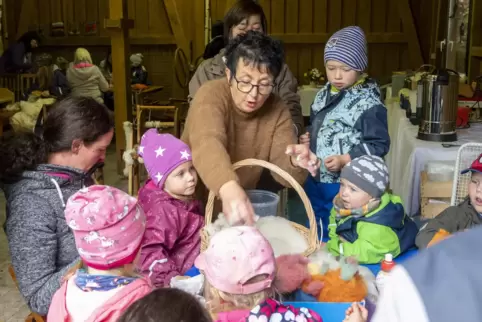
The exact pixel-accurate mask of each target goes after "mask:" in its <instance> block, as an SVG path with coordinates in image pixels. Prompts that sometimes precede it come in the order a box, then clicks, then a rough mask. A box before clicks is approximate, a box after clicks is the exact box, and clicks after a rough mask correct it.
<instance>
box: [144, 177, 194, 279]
mask: <svg viewBox="0 0 482 322" xmlns="http://www.w3.org/2000/svg"><path fill="white" fill-rule="evenodd" d="M139 204H140V206H141V207H142V209H143V210H144V212H145V213H146V217H147V224H146V232H145V233H144V239H143V240H142V243H141V258H140V264H139V266H140V270H141V272H142V273H143V274H145V275H146V276H148V277H149V278H150V279H151V281H152V283H153V284H154V286H156V287H163V286H169V282H170V281H171V278H173V277H174V276H178V275H183V274H185V273H186V272H187V271H188V270H189V269H190V268H191V267H192V266H193V265H194V260H195V259H196V257H197V256H198V255H199V251H200V244H201V235H200V231H201V228H202V227H203V226H204V217H203V216H202V213H201V203H200V202H199V201H197V200H193V201H183V200H179V199H175V198H173V197H171V196H170V195H169V194H168V193H167V192H165V191H164V190H162V189H159V188H158V187H157V186H156V185H155V184H154V183H153V182H152V181H150V180H149V181H148V182H147V183H146V184H145V186H144V187H142V188H141V189H140V190H139Z"/></svg>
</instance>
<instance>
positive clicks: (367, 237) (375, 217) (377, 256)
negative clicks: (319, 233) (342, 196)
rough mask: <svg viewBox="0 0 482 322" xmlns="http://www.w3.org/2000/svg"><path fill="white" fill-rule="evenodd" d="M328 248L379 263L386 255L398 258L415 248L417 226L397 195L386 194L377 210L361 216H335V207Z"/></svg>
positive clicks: (329, 227) (361, 259)
mask: <svg viewBox="0 0 482 322" xmlns="http://www.w3.org/2000/svg"><path fill="white" fill-rule="evenodd" d="M328 230H329V235H330V240H329V241H328V244H327V245H328V250H329V251H330V252H331V253H332V254H334V255H340V244H341V245H342V246H341V247H342V249H343V255H345V256H355V257H356V258H357V259H358V261H359V262H360V263H362V264H376V263H380V262H381V261H382V260H383V258H384V257H385V254H388V253H390V254H392V255H393V257H396V256H398V255H400V254H402V253H403V252H405V251H407V250H409V249H410V248H412V247H413V246H414V244H415V236H416V235H417V231H418V229H417V225H416V224H415V223H414V222H413V220H412V219H411V218H409V217H408V216H407V215H406V214H405V212H404V210H403V205H402V200H401V199H400V197H398V196H394V195H391V194H388V193H385V194H384V195H383V196H382V198H381V200H380V205H379V206H378V208H377V209H375V210H373V211H372V212H370V213H368V214H366V215H364V216H361V217H357V218H356V217H354V216H347V217H345V218H342V219H340V220H338V219H336V211H335V210H334V209H333V210H332V211H331V215H330V225H329V226H328Z"/></svg>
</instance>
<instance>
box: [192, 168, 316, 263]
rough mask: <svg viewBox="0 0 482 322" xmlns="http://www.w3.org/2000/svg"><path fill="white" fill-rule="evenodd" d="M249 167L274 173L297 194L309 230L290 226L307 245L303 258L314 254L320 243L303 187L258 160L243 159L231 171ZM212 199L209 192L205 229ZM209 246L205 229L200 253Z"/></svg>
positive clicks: (202, 233)
mask: <svg viewBox="0 0 482 322" xmlns="http://www.w3.org/2000/svg"><path fill="white" fill-rule="evenodd" d="M250 166H259V167H262V168H265V169H268V170H270V171H273V172H274V173H276V174H278V175H279V176H280V177H282V178H283V179H284V180H286V181H288V182H289V183H290V184H291V187H292V188H293V189H294V190H295V191H296V192H297V193H298V195H299V196H300V198H301V201H302V202H303V205H304V206H305V210H306V214H307V216H308V221H309V224H310V227H309V228H306V227H304V226H302V225H300V224H298V223H295V222H292V221H290V224H291V225H292V226H293V228H295V229H296V230H297V231H298V232H299V233H300V234H301V235H303V237H304V238H305V239H306V241H307V243H308V248H307V249H306V250H305V251H304V252H303V255H304V256H309V255H311V254H312V253H314V252H315V251H316V250H317V249H318V248H319V247H320V242H319V240H318V231H317V225H316V219H315V212H314V211H313V207H312V206H311V202H310V200H309V199H308V196H307V195H306V192H305V190H304V189H303V187H302V186H301V185H300V184H299V183H298V182H297V181H296V180H295V179H294V178H293V177H292V176H291V175H290V174H289V173H288V172H286V171H285V170H283V169H281V168H280V167H278V166H277V165H275V164H272V163H270V162H267V161H264V160H259V159H245V160H241V161H238V162H236V163H234V164H233V169H234V170H237V169H239V168H242V167H250ZM214 199H215V194H214V192H212V191H209V197H208V201H207V203H206V212H205V218H204V225H205V227H206V226H207V225H209V224H210V223H211V222H212V219H213V210H214ZM208 245H209V234H208V233H207V232H206V229H204V228H203V229H202V230H201V251H204V250H206V249H207V248H208Z"/></svg>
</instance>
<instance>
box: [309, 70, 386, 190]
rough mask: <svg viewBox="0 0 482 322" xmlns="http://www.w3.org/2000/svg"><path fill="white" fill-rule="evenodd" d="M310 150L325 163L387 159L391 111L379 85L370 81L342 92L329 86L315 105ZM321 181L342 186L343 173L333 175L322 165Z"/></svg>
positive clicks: (320, 93) (314, 102)
mask: <svg viewBox="0 0 482 322" xmlns="http://www.w3.org/2000/svg"><path fill="white" fill-rule="evenodd" d="M310 136H311V141H310V150H311V151H313V153H316V155H317V156H318V158H320V159H321V160H324V159H325V158H326V157H329V156H332V155H342V154H347V153H348V154H349V155H350V157H351V159H352V160H353V159H355V158H357V157H359V156H362V155H376V156H379V157H382V158H383V157H384V156H385V155H386V154H387V153H388V150H389V149H390V136H389V135H388V121H387V109H386V108H385V105H384V104H383V102H382V99H381V97H380V90H379V88H378V85H377V83H376V82H375V81H374V80H372V79H370V78H366V79H364V80H363V81H360V82H359V83H356V84H355V85H353V86H351V87H349V88H346V89H343V90H341V91H339V92H338V91H335V92H334V91H333V89H332V86H331V84H330V83H327V84H326V85H325V87H323V88H322V89H321V90H320V91H319V92H318V94H316V97H315V100H314V101H313V104H312V105H311V133H310ZM321 164H322V165H321V168H320V174H319V176H317V178H316V179H317V181H320V182H323V183H338V182H340V173H339V172H337V173H332V172H329V171H328V170H327V169H326V168H325V167H324V162H321Z"/></svg>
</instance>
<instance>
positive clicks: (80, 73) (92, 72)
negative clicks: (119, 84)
mask: <svg viewBox="0 0 482 322" xmlns="http://www.w3.org/2000/svg"><path fill="white" fill-rule="evenodd" d="M67 80H68V82H69V84H70V87H71V89H72V96H74V97H76V96H77V97H78V96H85V97H92V98H93V99H95V100H96V101H97V102H99V103H104V99H103V98H102V92H107V91H108V90H109V83H108V82H107V81H106V79H105V77H104V75H102V72H101V71H100V69H99V67H97V66H95V65H90V64H86V65H81V66H79V65H74V64H73V63H71V64H70V65H69V68H68V69H67Z"/></svg>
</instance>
